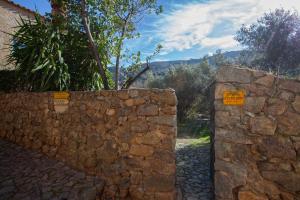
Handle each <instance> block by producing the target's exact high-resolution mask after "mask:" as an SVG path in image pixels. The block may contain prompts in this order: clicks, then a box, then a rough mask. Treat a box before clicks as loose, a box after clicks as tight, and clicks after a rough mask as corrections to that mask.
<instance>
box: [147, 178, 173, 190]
mask: <svg viewBox="0 0 300 200" xmlns="http://www.w3.org/2000/svg"><path fill="white" fill-rule="evenodd" d="M144 187H145V190H146V191H152V192H153V191H159V192H172V191H173V190H174V187H175V176H162V175H152V176H147V177H145V178H144Z"/></svg>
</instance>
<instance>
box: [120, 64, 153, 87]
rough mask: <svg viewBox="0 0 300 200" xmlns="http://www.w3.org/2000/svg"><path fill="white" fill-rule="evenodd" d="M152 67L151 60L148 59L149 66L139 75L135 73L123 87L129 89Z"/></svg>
mask: <svg viewBox="0 0 300 200" xmlns="http://www.w3.org/2000/svg"><path fill="white" fill-rule="evenodd" d="M149 69H150V66H149V61H147V66H146V67H145V68H144V69H143V70H142V71H140V72H139V73H138V74H137V75H135V76H134V77H133V78H129V79H128V80H127V81H126V82H125V83H124V84H123V86H122V89H128V88H129V87H130V86H131V85H132V84H133V83H134V82H135V81H136V80H137V79H138V78H140V77H141V76H142V75H143V74H144V73H145V72H146V71H148V70H149Z"/></svg>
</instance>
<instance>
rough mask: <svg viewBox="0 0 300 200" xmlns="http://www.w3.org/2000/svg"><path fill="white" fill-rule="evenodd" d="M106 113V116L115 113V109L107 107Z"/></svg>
mask: <svg viewBox="0 0 300 200" xmlns="http://www.w3.org/2000/svg"><path fill="white" fill-rule="evenodd" d="M106 114H107V115H108V116H112V115H114V114H116V110H115V109H107V110H106Z"/></svg>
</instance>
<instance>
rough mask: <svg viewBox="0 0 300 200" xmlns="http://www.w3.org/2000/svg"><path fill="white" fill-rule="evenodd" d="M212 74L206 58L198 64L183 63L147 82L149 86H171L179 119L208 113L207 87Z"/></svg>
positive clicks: (182, 119)
mask: <svg viewBox="0 0 300 200" xmlns="http://www.w3.org/2000/svg"><path fill="white" fill-rule="evenodd" d="M213 76H214V72H213V70H212V69H211V68H210V66H209V64H208V62H207V60H204V61H203V62H202V63H201V64H200V65H196V66H188V65H183V66H180V67H178V68H176V69H174V70H171V71H169V73H168V74H167V75H166V76H164V77H160V78H156V79H154V80H152V81H150V82H149V84H148V87H150V88H173V89H174V90H175V91H176V95H177V99H178V106H177V116H178V120H179V121H185V120H186V119H193V118H197V117H198V116H199V114H200V113H201V114H207V115H208V114H209V101H208V94H209V92H208V87H209V85H210V84H211V83H212V80H213Z"/></svg>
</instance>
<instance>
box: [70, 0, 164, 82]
mask: <svg viewBox="0 0 300 200" xmlns="http://www.w3.org/2000/svg"><path fill="white" fill-rule="evenodd" d="M80 1H81V0H69V3H68V19H69V21H70V23H71V24H72V26H74V27H76V28H77V29H78V30H83V27H82V19H81V7H80ZM87 11H88V16H89V22H90V29H91V33H92V36H93V38H94V40H95V42H96V44H97V46H98V47H99V54H100V57H101V58H102V62H103V66H105V68H108V67H112V66H114V67H115V70H112V71H113V72H114V73H118V74H119V68H122V67H123V68H124V66H122V64H124V63H130V67H128V70H127V73H125V75H130V76H127V77H126V78H125V81H126V79H127V80H129V79H130V78H132V75H133V74H134V73H137V72H138V71H139V70H141V53H140V52H139V51H138V52H132V50H131V49H126V48H125V47H126V45H125V43H126V41H128V40H131V39H135V38H138V37H139V36H140V33H139V32H138V30H137V24H138V23H139V22H140V21H141V20H142V19H143V17H144V16H145V15H147V14H151V13H156V14H159V13H161V12H162V7H161V6H158V5H157V0H130V1H128V0H88V1H87ZM123 78H124V77H123ZM125 81H124V80H123V82H125ZM116 84H118V81H116ZM119 85H121V84H119Z"/></svg>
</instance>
